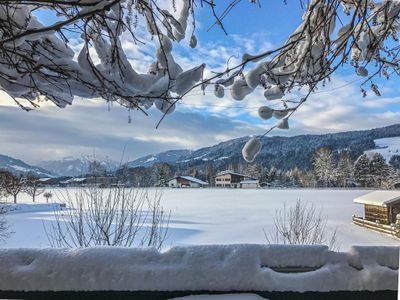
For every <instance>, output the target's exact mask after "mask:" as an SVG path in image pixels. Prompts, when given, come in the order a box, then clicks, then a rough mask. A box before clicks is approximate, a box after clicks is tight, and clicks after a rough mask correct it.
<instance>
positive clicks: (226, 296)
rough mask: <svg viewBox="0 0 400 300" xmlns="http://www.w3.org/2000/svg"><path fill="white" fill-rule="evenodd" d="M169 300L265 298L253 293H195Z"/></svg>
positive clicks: (263, 299) (246, 299) (250, 299)
mask: <svg viewBox="0 0 400 300" xmlns="http://www.w3.org/2000/svg"><path fill="white" fill-rule="evenodd" d="M170 300H267V299H265V298H262V297H260V296H258V295H255V294H224V295H195V296H186V297H180V298H173V299H170Z"/></svg>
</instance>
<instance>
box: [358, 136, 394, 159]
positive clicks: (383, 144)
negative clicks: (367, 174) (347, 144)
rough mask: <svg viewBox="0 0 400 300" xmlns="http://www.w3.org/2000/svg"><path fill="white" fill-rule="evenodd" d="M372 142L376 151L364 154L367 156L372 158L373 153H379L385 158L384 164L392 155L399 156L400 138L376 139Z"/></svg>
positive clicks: (368, 151) (372, 150)
mask: <svg viewBox="0 0 400 300" xmlns="http://www.w3.org/2000/svg"><path fill="white" fill-rule="evenodd" d="M374 142H375V145H376V149H371V150H367V151H365V152H364V153H366V154H367V155H368V156H372V155H373V154H374V153H380V154H382V156H383V157H384V158H385V160H386V162H389V161H390V159H391V158H392V156H393V155H400V137H390V138H383V139H376V140H374Z"/></svg>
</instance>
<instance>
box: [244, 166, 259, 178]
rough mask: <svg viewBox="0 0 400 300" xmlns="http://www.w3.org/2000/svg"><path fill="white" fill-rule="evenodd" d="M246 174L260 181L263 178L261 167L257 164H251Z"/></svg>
mask: <svg viewBox="0 0 400 300" xmlns="http://www.w3.org/2000/svg"><path fill="white" fill-rule="evenodd" d="M245 174H246V175H248V176H250V177H252V178H256V179H259V178H260V177H261V167H260V166H259V165H258V164H256V163H253V164H249V165H248V166H247V168H246V173H245Z"/></svg>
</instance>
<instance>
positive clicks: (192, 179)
mask: <svg viewBox="0 0 400 300" xmlns="http://www.w3.org/2000/svg"><path fill="white" fill-rule="evenodd" d="M175 178H183V179H186V180H188V181H191V182H195V183H198V184H201V185H207V184H208V182H205V181H203V180H201V179H198V178H195V177H192V176H177V177H175Z"/></svg>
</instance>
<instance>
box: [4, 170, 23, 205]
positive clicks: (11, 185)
mask: <svg viewBox="0 0 400 300" xmlns="http://www.w3.org/2000/svg"><path fill="white" fill-rule="evenodd" d="M24 184H25V178H24V177H23V176H22V175H14V174H13V173H11V172H9V171H7V170H0V186H2V188H3V189H4V191H5V192H6V193H7V194H9V195H11V196H13V199H14V203H17V196H18V194H19V193H20V192H21V190H22V188H23V186H24Z"/></svg>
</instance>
